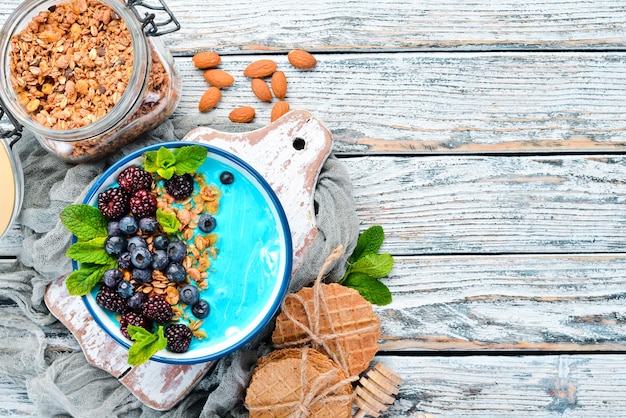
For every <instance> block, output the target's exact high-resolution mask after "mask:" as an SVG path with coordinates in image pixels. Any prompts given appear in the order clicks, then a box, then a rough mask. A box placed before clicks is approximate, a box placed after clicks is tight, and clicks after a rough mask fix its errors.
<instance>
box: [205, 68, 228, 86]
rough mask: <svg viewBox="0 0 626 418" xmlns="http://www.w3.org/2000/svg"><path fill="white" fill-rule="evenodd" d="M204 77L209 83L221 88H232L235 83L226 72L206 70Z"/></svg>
mask: <svg viewBox="0 0 626 418" xmlns="http://www.w3.org/2000/svg"><path fill="white" fill-rule="evenodd" d="M203 76H204V79H205V80H206V82H207V83H209V84H210V85H212V86H215V87H219V88H223V87H228V86H231V85H232V84H233V83H234V82H235V78H234V77H233V76H232V75H230V74H228V73H227V72H226V71H224V70H216V69H212V70H205V71H204V73H203Z"/></svg>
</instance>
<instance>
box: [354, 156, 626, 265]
mask: <svg viewBox="0 0 626 418" xmlns="http://www.w3.org/2000/svg"><path fill="white" fill-rule="evenodd" d="M342 161H344V162H345V165H346V167H347V168H348V170H349V173H350V177H351V179H352V184H353V188H354V194H355V198H356V201H357V212H358V216H359V219H361V221H362V223H363V228H365V227H367V226H370V225H374V224H379V225H382V226H383V227H384V229H385V232H386V241H385V250H386V251H387V252H390V253H392V254H395V255H415V254H487V253H490V254H501V253H511V254H514V253H517V254H524V253H535V254H544V253H561V254H564V253H565V254H570V253H589V252H609V253H611V252H624V251H626V238H625V235H624V220H625V219H626V205H625V204H624V203H626V197H625V196H626V183H625V182H624V179H625V178H626V159H625V158H624V157H622V156H615V157H612V156H603V155H598V156H565V157H547V156H546V157H530V156H529V157H509V158H503V157H449V156H447V157H421V158H408V157H364V158H346V159H343V160H342Z"/></svg>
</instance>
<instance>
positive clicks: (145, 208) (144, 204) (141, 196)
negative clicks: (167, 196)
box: [130, 190, 157, 218]
mask: <svg viewBox="0 0 626 418" xmlns="http://www.w3.org/2000/svg"><path fill="white" fill-rule="evenodd" d="M130 210H131V212H133V215H135V217H137V218H146V217H148V216H154V214H155V213H156V210H157V200H156V197H154V196H153V195H152V193H150V192H149V191H147V190H139V191H137V192H135V194H133V195H132V196H131V197H130Z"/></svg>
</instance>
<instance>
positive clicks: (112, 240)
mask: <svg viewBox="0 0 626 418" xmlns="http://www.w3.org/2000/svg"><path fill="white" fill-rule="evenodd" d="M104 250H105V251H106V252H107V254H108V255H110V256H113V257H119V256H120V254H122V253H123V252H124V251H125V250H126V238H124V237H120V236H112V237H107V239H106V240H105V241H104Z"/></svg>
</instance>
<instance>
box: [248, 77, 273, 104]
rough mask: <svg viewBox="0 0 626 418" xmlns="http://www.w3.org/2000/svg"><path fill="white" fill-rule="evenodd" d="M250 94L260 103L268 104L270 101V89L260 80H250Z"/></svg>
mask: <svg viewBox="0 0 626 418" xmlns="http://www.w3.org/2000/svg"><path fill="white" fill-rule="evenodd" d="M252 92H253V93H254V95H255V96H256V97H258V98H259V100H261V101H262V102H268V103H269V102H271V101H272V92H271V91H270V88H269V87H267V83H266V82H265V81H263V80H262V79H260V78H253V79H252Z"/></svg>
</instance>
